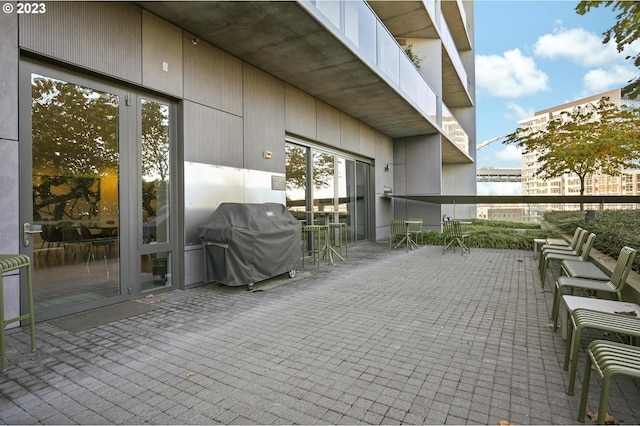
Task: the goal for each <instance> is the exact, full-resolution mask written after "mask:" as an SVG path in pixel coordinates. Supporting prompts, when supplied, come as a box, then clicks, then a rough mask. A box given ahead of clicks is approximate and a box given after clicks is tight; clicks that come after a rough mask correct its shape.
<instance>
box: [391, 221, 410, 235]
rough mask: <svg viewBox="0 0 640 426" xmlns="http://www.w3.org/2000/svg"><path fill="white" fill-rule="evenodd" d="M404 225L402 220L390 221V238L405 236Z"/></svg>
mask: <svg viewBox="0 0 640 426" xmlns="http://www.w3.org/2000/svg"><path fill="white" fill-rule="evenodd" d="M406 229H407V228H406V225H405V224H404V220H395V219H394V220H392V221H391V236H392V237H398V236H401V235H405V234H406Z"/></svg>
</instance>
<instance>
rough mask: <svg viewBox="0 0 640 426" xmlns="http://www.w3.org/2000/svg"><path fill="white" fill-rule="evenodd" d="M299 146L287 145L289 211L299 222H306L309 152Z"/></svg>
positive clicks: (287, 196)
mask: <svg viewBox="0 0 640 426" xmlns="http://www.w3.org/2000/svg"><path fill="white" fill-rule="evenodd" d="M308 150H309V148H304V147H301V146H297V145H291V144H286V145H285V168H286V179H287V184H286V198H287V209H289V211H290V212H291V214H292V215H293V216H294V217H295V218H296V219H298V220H301V221H306V219H307V217H306V213H305V212H306V211H307V157H308V156H307V151H308Z"/></svg>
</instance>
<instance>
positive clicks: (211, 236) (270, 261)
mask: <svg viewBox="0 0 640 426" xmlns="http://www.w3.org/2000/svg"><path fill="white" fill-rule="evenodd" d="M300 230H301V226H300V222H299V221H298V220H297V219H296V218H295V217H293V215H291V213H289V211H288V210H287V208H286V207H285V206H283V205H282V204H277V203H264V204H243V203H222V204H220V205H219V206H218V208H217V209H216V210H215V211H214V212H213V213H212V214H211V216H210V217H209V219H208V220H207V221H206V222H205V223H204V224H203V225H202V226H200V227H199V231H200V240H201V241H202V244H203V250H204V261H205V271H206V273H205V275H207V276H206V277H205V279H206V280H207V281H216V282H219V283H222V284H226V285H231V286H236V285H250V284H253V283H254V282H257V281H261V280H264V279H267V278H271V277H274V276H276V275H280V274H283V273H285V272H290V271H296V270H297V269H298V267H299V266H300V256H301V240H300V239H301V233H300Z"/></svg>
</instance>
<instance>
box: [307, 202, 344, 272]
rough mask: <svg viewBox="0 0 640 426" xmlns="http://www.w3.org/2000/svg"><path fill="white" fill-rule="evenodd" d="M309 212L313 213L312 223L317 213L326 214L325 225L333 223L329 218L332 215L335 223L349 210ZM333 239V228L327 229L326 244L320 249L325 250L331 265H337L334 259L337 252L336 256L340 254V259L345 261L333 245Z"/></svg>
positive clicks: (309, 212)
mask: <svg viewBox="0 0 640 426" xmlns="http://www.w3.org/2000/svg"><path fill="white" fill-rule="evenodd" d="M306 213H307V214H310V215H311V223H314V220H313V215H315V214H317V215H320V216H324V224H325V225H329V223H331V221H330V220H329V219H330V218H331V216H333V217H334V218H333V222H334V223H338V221H339V218H340V215H341V214H345V215H346V214H348V213H349V212H348V211H346V210H312V211H308V212H306ZM332 240H333V238H332V235H331V228H329V229H327V234H326V238H325V244H324V246H323V247H322V249H321V250H320V251H323V252H325V253H326V254H327V261H328V262H329V264H330V265H332V266H333V265H335V262H334V260H333V255H334V254H335V255H336V256H338V257H339V258H340V260H342V261H344V257H342V256H341V255H340V253H338V251H337V250H336V249H335V248H334V247H333V245H332V244H331V241H332Z"/></svg>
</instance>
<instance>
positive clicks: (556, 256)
mask: <svg viewBox="0 0 640 426" xmlns="http://www.w3.org/2000/svg"><path fill="white" fill-rule="evenodd" d="M585 234H586V232H585ZM595 239H596V234H594V233H591V234H589V236H588V237H587V239H586V240H584V242H583V243H582V244H581V245H580V249H579V250H580V251H579V254H572V253H570V252H568V251H566V252H562V253H561V252H558V251H550V250H547V251H546V252H544V253H542V255H541V256H540V280H541V281H542V283H541V284H542V287H543V288H544V285H545V282H546V281H547V268H548V266H549V262H550V261H551V260H561V261H562V260H579V261H583V262H584V261H587V260H588V259H589V254H590V253H591V249H592V248H593V243H594V241H595Z"/></svg>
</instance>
